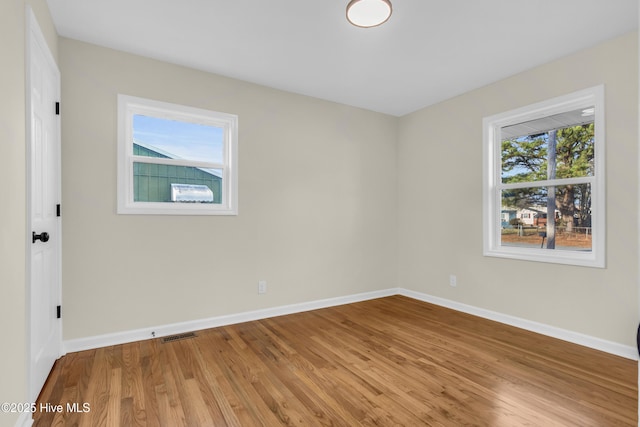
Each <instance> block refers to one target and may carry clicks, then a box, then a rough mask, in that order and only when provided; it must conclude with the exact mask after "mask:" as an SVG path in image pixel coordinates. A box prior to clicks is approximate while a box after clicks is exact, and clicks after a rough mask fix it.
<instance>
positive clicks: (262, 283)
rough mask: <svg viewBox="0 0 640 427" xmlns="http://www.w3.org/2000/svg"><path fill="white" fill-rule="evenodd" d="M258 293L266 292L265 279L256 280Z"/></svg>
mask: <svg viewBox="0 0 640 427" xmlns="http://www.w3.org/2000/svg"><path fill="white" fill-rule="evenodd" d="M258 293H259V294H266V293H267V281H266V280H260V281H259V282H258Z"/></svg>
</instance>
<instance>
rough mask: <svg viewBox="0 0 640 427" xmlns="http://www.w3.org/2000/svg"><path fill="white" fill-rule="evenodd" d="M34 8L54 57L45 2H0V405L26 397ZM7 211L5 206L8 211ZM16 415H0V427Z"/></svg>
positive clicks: (36, 0)
mask: <svg viewBox="0 0 640 427" xmlns="http://www.w3.org/2000/svg"><path fill="white" fill-rule="evenodd" d="M26 4H30V5H32V7H33V10H34V12H35V15H36V17H37V19H38V21H39V22H40V25H41V27H42V29H43V32H44V33H45V37H46V38H47V41H48V43H49V46H50V47H51V49H52V51H53V53H54V56H55V55H56V50H57V37H56V36H55V31H54V30H53V24H52V22H51V17H50V16H49V11H48V9H47V6H46V3H45V2H44V0H42V1H39V0H34V1H23V0H8V1H4V2H0V51H1V52H2V57H3V60H2V61H3V64H2V66H0V93H2V103H0V159H2V167H1V168H0V182H3V183H10V185H2V186H0V200H2V206H3V209H0V288H1V289H2V297H1V298H0V325H2V326H3V334H4V344H3V345H2V349H1V350H0V402H23V401H24V400H25V397H26V394H27V379H26V378H27V340H26V316H27V311H26V282H25V280H26V256H25V251H26V247H25V242H26V238H27V230H26V200H25V191H26V188H25V183H26V163H25V162H26V159H25V153H26V151H25V150H26V146H25V65H24V64H25V31H26V24H25V22H26V19H25V16H26V14H25V5H26ZM7 207H9V208H7ZM16 420H17V414H5V413H0V426H12V425H14V424H15V422H16Z"/></svg>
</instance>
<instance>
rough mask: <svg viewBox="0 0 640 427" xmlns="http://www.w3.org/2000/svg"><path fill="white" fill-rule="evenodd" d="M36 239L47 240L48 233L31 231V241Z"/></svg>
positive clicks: (43, 241)
mask: <svg viewBox="0 0 640 427" xmlns="http://www.w3.org/2000/svg"><path fill="white" fill-rule="evenodd" d="M36 240H40V241H41V242H42V243H45V242H48V241H49V233H47V232H46V231H45V232H44V233H41V234H36V232H35V231H33V232H32V233H31V242H32V243H35V242H36Z"/></svg>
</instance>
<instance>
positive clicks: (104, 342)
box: [63, 288, 399, 354]
mask: <svg viewBox="0 0 640 427" xmlns="http://www.w3.org/2000/svg"><path fill="white" fill-rule="evenodd" d="M398 293H399V290H398V289H397V288H391V289H384V290H381V291H373V292H365V293H361V294H355V295H347V296H343V297H336V298H327V299H322V300H316V301H310V302H303V303H299V304H291V305H283V306H280V307H273V308H266V309H263V310H255V311H247V312H244V313H238V314H230V315H226V316H216V317H211V318H208V319H200V320H193V321H188V322H181V323H174V324H170V325H162V326H154V327H149V328H142V329H135V330H130V331H123V332H116V333H112V334H105V335H97V336H92V337H86V338H78V339H74V340H68V341H64V342H63V349H64V353H65V354H66V353H70V352H75V351H83V350H91V349H94V348H100V347H107V346H110V345H117V344H125V343H129V342H134V341H141V340H146V339H151V338H154V337H155V338H158V337H164V336H167V335H174V334H181V333H184V332H191V331H199V330H202V329H209V328H216V327H219V326H226V325H233V324H236V323H243V322H250V321H252V320H260V319H267V318H269V317H275V316H284V315H287V314H293V313H302V312H304V311H310V310H317V309H320V308H327V307H334V306H338V305H344V304H352V303H355V302H361V301H367V300H370V299H375V298H383V297H388V296H391V295H397V294H398ZM152 334H155V335H152Z"/></svg>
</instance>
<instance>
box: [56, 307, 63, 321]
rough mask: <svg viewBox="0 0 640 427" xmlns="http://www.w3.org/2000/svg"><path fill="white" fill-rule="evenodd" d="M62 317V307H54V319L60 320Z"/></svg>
mask: <svg viewBox="0 0 640 427" xmlns="http://www.w3.org/2000/svg"><path fill="white" fill-rule="evenodd" d="M61 317H62V307H61V306H57V307H56V319H60V318H61Z"/></svg>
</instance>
